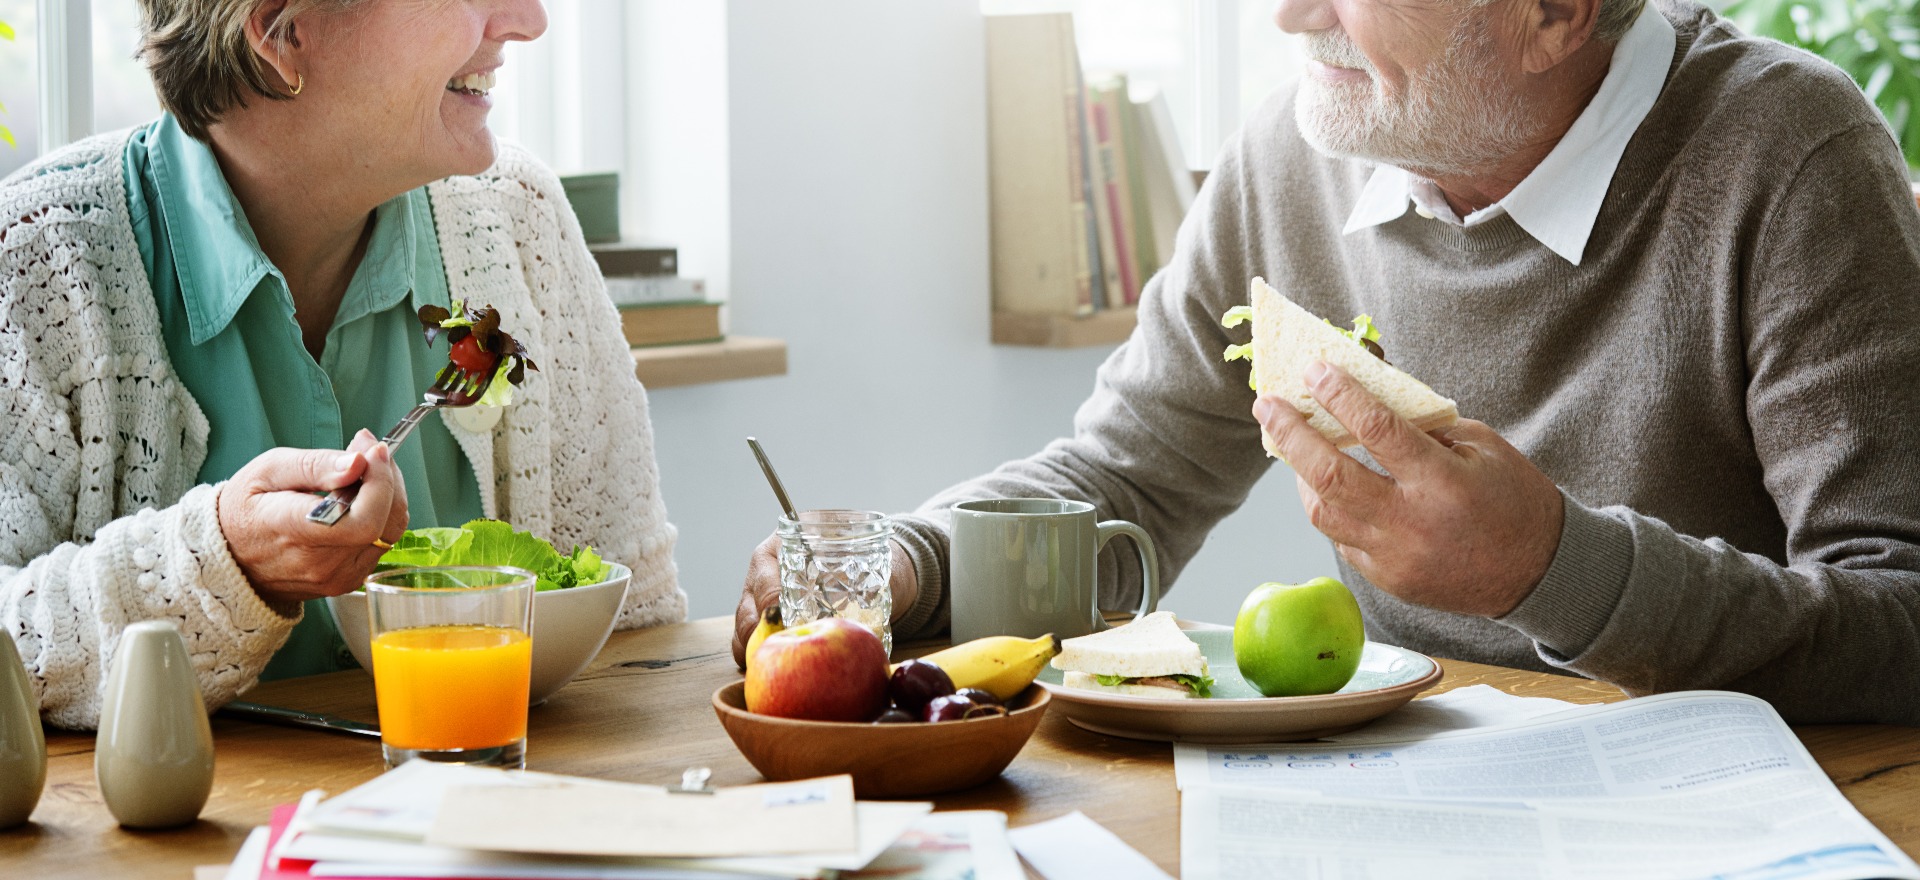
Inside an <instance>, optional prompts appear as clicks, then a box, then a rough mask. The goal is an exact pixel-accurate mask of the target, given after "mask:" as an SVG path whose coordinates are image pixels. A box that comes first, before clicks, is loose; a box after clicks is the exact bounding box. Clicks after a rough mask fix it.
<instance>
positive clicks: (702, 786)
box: [667, 767, 713, 794]
mask: <svg viewBox="0 0 1920 880" xmlns="http://www.w3.org/2000/svg"><path fill="white" fill-rule="evenodd" d="M712 776H713V771H712V770H711V769H708V768H706V767H688V768H687V769H686V770H684V771H682V772H681V773H680V784H679V785H669V786H667V793H668V794H713V789H712V788H710V787H708V785H707V780H708V779H709V778H711V777H712Z"/></svg>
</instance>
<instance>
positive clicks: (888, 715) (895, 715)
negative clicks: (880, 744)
mask: <svg viewBox="0 0 1920 880" xmlns="http://www.w3.org/2000/svg"><path fill="white" fill-rule="evenodd" d="M919 720H920V719H919V718H916V717H914V715H913V713H912V712H905V711H902V710H900V709H888V710H887V711H885V712H882V713H880V717H878V718H875V719H873V723H875V724H913V723H915V722H917V721H919Z"/></svg>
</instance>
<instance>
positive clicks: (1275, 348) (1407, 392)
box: [1248, 278, 1460, 458]
mask: <svg viewBox="0 0 1920 880" xmlns="http://www.w3.org/2000/svg"><path fill="white" fill-rule="evenodd" d="M1252 288H1253V289H1252V290H1251V291H1250V292H1249V294H1248V296H1249V299H1248V302H1249V304H1250V305H1252V306H1253V381H1254V386H1255V388H1256V389H1257V390H1258V391H1259V393H1261V394H1272V395H1275V396H1278V397H1282V398H1285V399H1286V400H1287V402H1289V403H1291V404H1293V408H1294V409H1297V410H1299V411H1300V412H1301V413H1303V414H1305V415H1306V417H1307V424H1309V425H1312V426H1313V427H1314V430H1317V431H1319V432H1320V434H1321V436H1323V437H1326V438H1327V440H1328V441H1329V442H1331V443H1332V444H1333V445H1335V446H1338V447H1341V448H1343V449H1344V448H1346V447H1349V446H1358V445H1360V441H1359V440H1357V439H1355V438H1354V436H1353V434H1352V433H1351V432H1349V431H1348V430H1347V429H1346V427H1345V426H1343V425H1341V424H1340V421H1339V420H1338V419H1336V418H1334V417H1333V415H1332V414H1331V413H1329V412H1327V411H1326V410H1324V409H1321V407H1320V404H1319V402H1318V401H1315V400H1314V399H1313V396H1312V395H1311V394H1308V393H1307V386H1306V381H1305V380H1304V379H1303V378H1302V376H1303V375H1304V374H1305V373H1306V370H1307V367H1308V365H1310V364H1312V363H1313V362H1314V361H1325V362H1327V363H1329V364H1333V365H1334V366H1337V367H1339V368H1340V369H1342V370H1345V371H1347V374H1348V375H1351V376H1352V377H1353V378H1354V379H1356V380H1358V381H1359V382H1360V384H1361V385H1362V386H1363V387H1365V388H1366V389H1367V390H1368V391H1370V392H1372V393H1373V396H1375V397H1378V398H1380V401H1381V402H1382V403H1385V404H1386V405H1387V406H1388V407H1390V408H1392V410H1393V411H1394V412H1396V413H1399V414H1400V416H1401V417H1402V418H1405V419H1406V420H1407V421H1410V422H1412V423H1413V426H1414V427H1416V428H1419V429H1420V430H1422V431H1432V430H1436V429H1439V428H1444V427H1447V426H1448V425H1451V424H1453V423H1454V422H1457V421H1459V420H1460V411H1459V409H1458V408H1456V407H1455V406H1454V404H1453V401H1451V400H1449V399H1447V398H1445V397H1441V396H1440V395H1439V394H1436V393H1434V390H1433V389H1432V388H1428V387H1427V386H1426V385H1425V384H1423V383H1421V382H1420V380H1418V379H1415V378H1413V377H1412V376H1409V375H1407V374H1406V373H1404V372H1401V371H1400V370H1399V369H1397V368H1395V367H1394V366H1393V365H1392V364H1389V363H1387V362H1386V361H1384V360H1381V359H1380V358H1378V357H1375V356H1374V354H1373V353H1372V352H1370V351H1368V350H1366V349H1365V348H1363V347H1361V346H1360V345H1357V344H1355V343H1354V341H1353V340H1352V339H1351V338H1349V337H1348V336H1347V335H1346V334H1344V333H1342V332H1340V330H1339V329H1337V328H1335V327H1334V326H1332V325H1331V324H1328V323H1327V322H1325V321H1322V320H1320V319H1319V318H1316V317H1314V316H1313V313H1312V312H1309V311H1307V310H1306V309H1303V308H1301V307H1299V306H1298V305H1295V304H1294V302H1293V300H1290V299H1287V298H1286V297H1285V296H1282V295H1281V294H1280V293H1279V292H1278V291H1276V290H1274V289H1273V288H1271V287H1268V286H1267V282H1266V281H1264V280H1262V279H1260V278H1255V279H1253V283H1252ZM1260 442H1261V444H1262V445H1264V446H1266V448H1267V454H1268V455H1272V456H1273V457H1275V458H1279V457H1280V451H1279V450H1278V449H1275V448H1274V445H1273V440H1272V438H1270V437H1268V436H1267V435H1266V432H1264V431H1262V432H1261V433H1260Z"/></svg>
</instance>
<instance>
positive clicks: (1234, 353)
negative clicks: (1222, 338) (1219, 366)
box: [1220, 306, 1260, 391]
mask: <svg viewBox="0 0 1920 880" xmlns="http://www.w3.org/2000/svg"><path fill="white" fill-rule="evenodd" d="M1251 320H1253V306H1234V307H1233V308H1230V309H1228V310H1227V313H1226V314H1224V315H1221V316H1220V326H1222V327H1227V328H1233V327H1238V326H1240V325H1241V324H1245V323H1246V322H1248V321H1251ZM1221 359H1222V360H1224V361H1227V362H1229V363H1231V362H1233V361H1237V360H1245V361H1246V362H1247V387H1248V388H1251V389H1253V390H1255V391H1259V390H1260V383H1259V382H1258V381H1256V380H1255V379H1254V378H1253V377H1254V371H1253V343H1251V342H1249V343H1247V344H1245V345H1229V346H1227V350H1226V351H1224V352H1221Z"/></svg>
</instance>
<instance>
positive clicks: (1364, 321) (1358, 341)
mask: <svg viewBox="0 0 1920 880" xmlns="http://www.w3.org/2000/svg"><path fill="white" fill-rule="evenodd" d="M1320 323H1322V324H1325V325H1327V326H1329V327H1333V322H1332V321H1329V320H1327V319H1325V318H1321V319H1320ZM1333 329H1335V330H1340V328H1338V327H1334V328H1333ZM1340 335H1341V336H1345V337H1347V338H1348V339H1351V340H1353V344H1355V345H1359V346H1361V347H1362V348H1365V347H1366V346H1365V343H1366V342H1376V343H1377V342H1379V341H1380V328H1378V327H1375V326H1373V316H1372V315H1355V316H1354V318H1353V329H1352V330H1340Z"/></svg>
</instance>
